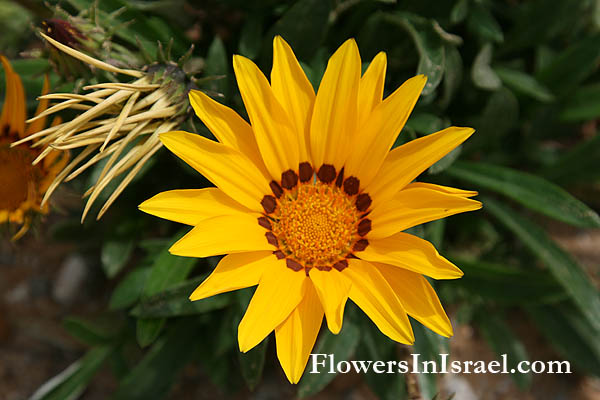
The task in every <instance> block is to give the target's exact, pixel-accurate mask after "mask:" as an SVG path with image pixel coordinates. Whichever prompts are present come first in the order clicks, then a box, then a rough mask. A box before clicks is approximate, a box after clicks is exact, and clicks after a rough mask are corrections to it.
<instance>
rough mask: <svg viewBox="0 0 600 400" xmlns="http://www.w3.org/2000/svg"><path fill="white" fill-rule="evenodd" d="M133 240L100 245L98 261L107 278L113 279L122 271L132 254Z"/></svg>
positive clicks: (113, 241)
mask: <svg viewBox="0 0 600 400" xmlns="http://www.w3.org/2000/svg"><path fill="white" fill-rule="evenodd" d="M133 248H134V243H133V240H111V241H109V242H106V243H104V244H103V245H102V251H101V253H100V261H101V262H102V268H103V269H104V273H105V274H106V276H107V277H108V278H114V277H115V276H117V274H118V273H119V272H121V270H122V269H123V267H124V266H125V264H127V261H128V260H129V257H130V256H131V253H132V252H133Z"/></svg>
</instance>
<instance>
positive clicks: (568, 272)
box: [482, 198, 600, 330]
mask: <svg viewBox="0 0 600 400" xmlns="http://www.w3.org/2000/svg"><path fill="white" fill-rule="evenodd" d="M482 201H483V203H484V204H485V209H486V210H487V211H489V212H490V213H491V214H493V215H494V216H495V217H496V218H498V220H499V221H500V222H501V223H502V224H503V225H504V226H506V227H507V228H508V229H510V230H511V231H512V232H513V233H514V234H515V235H516V236H517V237H518V238H519V239H520V240H521V241H522V242H523V244H524V245H525V246H527V247H528V248H529V249H530V250H531V252H532V253H534V254H535V255H536V256H537V257H539V258H540V259H541V260H542V261H543V262H544V264H545V265H546V266H547V267H548V269H549V270H550V272H551V273H552V275H554V277H555V278H556V280H557V281H558V283H559V284H560V285H562V286H563V287H564V288H565V291H566V292H567V293H569V295H570V296H571V298H572V299H573V301H574V302H575V304H576V305H577V306H578V307H579V309H580V310H581V312H582V313H583V314H584V315H585V316H586V318H587V319H588V321H589V323H590V325H591V326H593V327H594V329H596V330H600V294H599V293H598V290H597V289H596V288H595V287H594V285H593V284H592V282H591V280H590V278H589V277H588V276H587V275H586V274H585V272H584V271H583V270H582V269H581V267H580V266H579V265H578V264H577V263H576V262H575V261H574V260H573V259H572V258H571V256H570V255H569V254H568V253H566V252H565V251H564V250H562V249H561V248H560V247H558V246H557V245H556V244H555V243H554V242H553V241H552V240H551V239H550V238H549V237H548V235H547V234H546V232H544V231H543V230H542V229H541V228H540V227H538V226H537V225H535V224H534V223H533V222H530V221H529V220H527V219H525V218H523V217H522V216H520V215H519V214H517V213H516V212H515V211H513V210H512V209H510V208H508V207H507V206H505V205H502V204H501V203H499V202H497V201H496V200H493V199H491V198H485V199H482Z"/></svg>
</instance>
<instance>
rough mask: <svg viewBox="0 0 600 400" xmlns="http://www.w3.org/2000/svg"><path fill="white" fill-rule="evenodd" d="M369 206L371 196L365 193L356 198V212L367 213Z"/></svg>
mask: <svg viewBox="0 0 600 400" xmlns="http://www.w3.org/2000/svg"><path fill="white" fill-rule="evenodd" d="M370 206H371V196H369V195H368V194H367V193H361V194H359V195H358V197H357V198H356V209H357V210H358V211H367V209H368V208H369V207H370Z"/></svg>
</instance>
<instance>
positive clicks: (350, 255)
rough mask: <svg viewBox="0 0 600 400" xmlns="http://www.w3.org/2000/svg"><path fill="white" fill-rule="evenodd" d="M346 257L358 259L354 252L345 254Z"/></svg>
mask: <svg viewBox="0 0 600 400" xmlns="http://www.w3.org/2000/svg"><path fill="white" fill-rule="evenodd" d="M346 258H355V259H357V260H358V259H359V258H358V257H356V256H355V255H354V254H352V253H350V254H348V255H347V256H346Z"/></svg>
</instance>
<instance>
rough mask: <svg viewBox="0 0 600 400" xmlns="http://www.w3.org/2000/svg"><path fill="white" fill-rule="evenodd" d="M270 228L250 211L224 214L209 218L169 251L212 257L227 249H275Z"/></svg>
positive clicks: (223, 252) (237, 251)
mask: <svg viewBox="0 0 600 400" xmlns="http://www.w3.org/2000/svg"><path fill="white" fill-rule="evenodd" d="M266 232H267V230H266V229H265V228H263V227H261V226H260V225H258V220H257V217H256V216H253V215H250V214H245V215H244V214H237V215H221V216H218V217H213V218H209V219H206V220H204V221H202V222H201V223H200V225H198V226H196V227H195V228H194V229H192V230H191V231H189V232H188V233H187V234H186V235H185V236H184V237H182V238H181V239H179V240H178V241H177V242H176V243H175V244H174V245H173V246H171V248H170V249H169V252H171V254H175V255H176V256H184V257H210V256H216V255H220V254H226V253H242V252H246V251H259V250H271V251H273V250H275V247H273V246H272V245H270V244H269V242H267V238H266V237H265V233H266Z"/></svg>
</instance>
